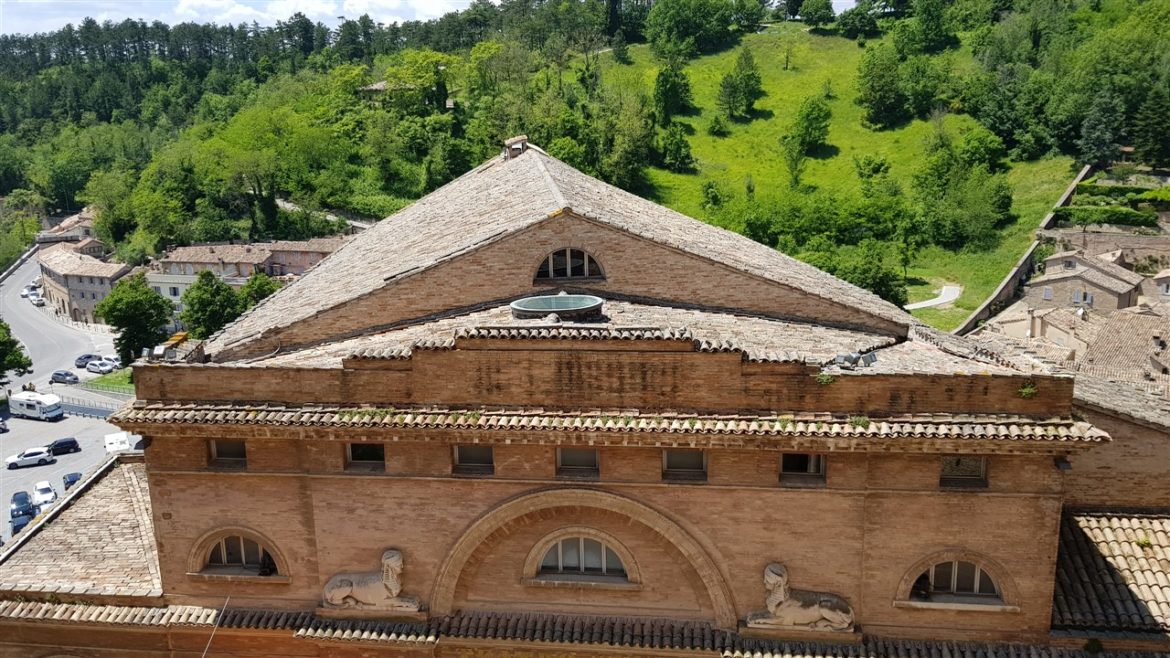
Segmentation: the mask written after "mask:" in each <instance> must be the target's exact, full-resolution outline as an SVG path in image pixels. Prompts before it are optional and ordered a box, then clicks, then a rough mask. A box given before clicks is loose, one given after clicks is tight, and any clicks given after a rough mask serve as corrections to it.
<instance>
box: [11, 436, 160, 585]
mask: <svg viewBox="0 0 1170 658" xmlns="http://www.w3.org/2000/svg"><path fill="white" fill-rule="evenodd" d="M126 459H130V458H129V457H125V458H122V457H117V456H115V457H112V458H110V459H109V460H108V461H107V462H106V463H104V464H103V465H102V467H100V468H99V470H98V471H97V472H96V473H95V474H94V475H93V476H91V478H89V479H86V480H83V481H82V482H81V483H79V484H78V485H77V486H75V487H74V488H73V489H72V490H71V491H70V492H69V494H68V495H67V496H65V497H63V498H62V499H61V500H59V501H58V502H57V503H56V504H54V505H53V507H51V508H49V511H48V512H46V513H45V515H44V520H43V521H41V522H39V523H34V525H32V526H30V527H29V528H28V529H26V530H25V531H24V532H23V533H21V536H19V537H17V538H16V539H15V540H14V541H13V542H12V543H11V544H10V545H9V546H8V549H7V550H6V551H5V552H4V553H3V554H0V592H4V591H12V592H22V591H36V592H56V593H61V594H102V595H123V596H135V597H151V596H160V595H161V593H162V589H161V588H162V582H161V578H160V576H159V566H158V550H157V547H156V545H155V540H154V522H153V518H152V516H151V512H150V493H149V491H148V489H147V484H146V464H144V463H142V461H140V459H141V458H140V457H139V458H138V459H139V461H125V460H126Z"/></svg>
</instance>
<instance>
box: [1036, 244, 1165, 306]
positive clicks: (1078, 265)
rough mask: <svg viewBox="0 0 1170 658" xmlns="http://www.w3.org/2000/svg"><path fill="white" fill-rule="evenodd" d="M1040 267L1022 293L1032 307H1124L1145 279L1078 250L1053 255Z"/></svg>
mask: <svg viewBox="0 0 1170 658" xmlns="http://www.w3.org/2000/svg"><path fill="white" fill-rule="evenodd" d="M1044 266H1045V267H1044V274H1043V275H1042V276H1038V277H1035V278H1033V279H1032V280H1031V281H1030V282H1029V284H1028V288H1027V290H1026V292H1025V293H1024V296H1025V299H1026V300H1027V302H1028V305H1029V306H1031V307H1032V308H1058V307H1066V306H1072V307H1078V308H1079V307H1084V308H1095V309H1101V310H1116V309H1119V308H1127V307H1129V306H1133V305H1135V304H1137V303H1138V298H1139V297H1140V296H1141V286H1142V282H1143V281H1144V280H1145V277H1143V276H1142V275H1140V274H1138V273H1137V272H1133V271H1131V270H1127V269H1125V268H1124V267H1122V266H1120V265H1116V264H1114V263H1112V262H1109V261H1107V260H1104V259H1102V258H1097V257H1090V256H1085V255H1084V253H1082V252H1079V251H1066V252H1061V253H1056V254H1053V255H1052V256H1049V257H1048V258H1047V259H1046V260H1045V261H1044Z"/></svg>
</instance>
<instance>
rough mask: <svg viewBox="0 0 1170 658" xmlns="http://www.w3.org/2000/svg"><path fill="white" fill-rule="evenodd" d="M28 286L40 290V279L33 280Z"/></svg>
mask: <svg viewBox="0 0 1170 658" xmlns="http://www.w3.org/2000/svg"><path fill="white" fill-rule="evenodd" d="M29 285H30V286H32V287H34V288H40V287H41V277H40V276H38V277H37V278H35V279H33V280H32V283H30V284H29Z"/></svg>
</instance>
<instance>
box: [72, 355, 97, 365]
mask: <svg viewBox="0 0 1170 658" xmlns="http://www.w3.org/2000/svg"><path fill="white" fill-rule="evenodd" d="M101 358H102V355H101V354H82V355H81V356H79V357H77V358H76V359H74V360H73V367H75V368H84V367H85V366H86V365H88V364H89V362H90V361H99V360H101Z"/></svg>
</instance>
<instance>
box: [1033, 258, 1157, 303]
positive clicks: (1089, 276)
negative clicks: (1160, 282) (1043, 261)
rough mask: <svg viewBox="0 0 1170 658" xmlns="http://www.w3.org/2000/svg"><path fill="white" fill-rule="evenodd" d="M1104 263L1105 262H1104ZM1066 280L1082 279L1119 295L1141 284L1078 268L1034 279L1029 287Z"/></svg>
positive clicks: (1089, 269) (1093, 270)
mask: <svg viewBox="0 0 1170 658" xmlns="http://www.w3.org/2000/svg"><path fill="white" fill-rule="evenodd" d="M1102 262H1104V261H1102ZM1065 279H1080V280H1082V281H1084V282H1086V283H1091V284H1093V285H1095V286H1097V287H1098V288H1101V289H1103V290H1108V291H1110V292H1113V293H1116V294H1118V295H1124V294H1125V293H1127V292H1129V291H1131V290H1133V289H1134V288H1136V287H1138V285H1139V284H1140V283H1141V282H1140V281H1139V282H1138V283H1130V282H1129V281H1126V280H1124V279H1118V278H1116V277H1113V276H1110V275H1109V274H1106V273H1104V272H1102V271H1101V270H1097V269H1093V268H1091V267H1078V268H1076V269H1075V270H1061V271H1058V272H1053V273H1052V274H1045V275H1044V276H1039V277H1036V278H1034V279H1032V280H1031V281H1030V282H1029V283H1028V285H1029V286H1031V287H1035V286H1037V285H1040V284H1044V283H1051V282H1053V281H1063V280H1065Z"/></svg>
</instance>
